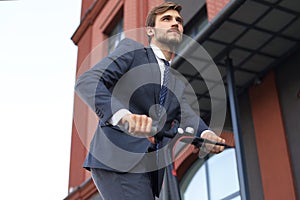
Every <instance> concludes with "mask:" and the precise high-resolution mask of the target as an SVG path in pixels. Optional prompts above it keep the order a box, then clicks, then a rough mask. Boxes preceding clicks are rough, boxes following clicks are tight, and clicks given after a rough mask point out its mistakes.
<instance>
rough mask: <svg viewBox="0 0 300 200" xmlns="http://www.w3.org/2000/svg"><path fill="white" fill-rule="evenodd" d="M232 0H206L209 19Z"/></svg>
mask: <svg viewBox="0 0 300 200" xmlns="http://www.w3.org/2000/svg"><path fill="white" fill-rule="evenodd" d="M229 2H230V0H206V6H207V15H208V21H211V20H212V19H213V18H214V17H215V16H216V15H217V14H218V13H219V12H220V11H221V10H222V9H223V8H224V6H225V5H226V4H227V3H229Z"/></svg>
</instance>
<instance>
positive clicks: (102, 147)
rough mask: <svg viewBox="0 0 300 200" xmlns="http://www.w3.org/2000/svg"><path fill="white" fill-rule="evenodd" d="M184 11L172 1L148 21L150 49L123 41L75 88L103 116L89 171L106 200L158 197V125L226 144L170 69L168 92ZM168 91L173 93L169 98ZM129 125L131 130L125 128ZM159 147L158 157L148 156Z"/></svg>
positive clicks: (160, 128)
mask: <svg viewBox="0 0 300 200" xmlns="http://www.w3.org/2000/svg"><path fill="white" fill-rule="evenodd" d="M180 11H181V6H180V5H178V4H176V3H171V2H166V3H163V4H161V5H159V6H157V7H155V8H153V9H152V10H151V11H150V12H149V14H148V16H147V20H146V31H147V35H148V38H149V43H150V46H149V47H144V46H143V45H142V44H140V43H137V42H135V41H133V40H131V39H124V40H122V41H121V42H120V43H119V45H118V47H117V48H116V49H115V50H114V51H113V52H112V53H110V54H109V55H108V56H107V57H105V58H104V59H102V60H101V61H100V62H99V63H98V64H96V65H95V66H94V67H92V68H91V69H90V70H88V71H87V72H85V73H84V74H82V75H81V76H80V77H79V78H78V80H77V82H76V87H75V90H76V92H77V94H78V95H79V96H80V97H81V98H82V99H83V100H84V101H85V103H86V104H87V105H88V106H90V107H91V108H92V109H93V110H94V111H95V113H96V114H97V115H98V117H99V126H98V128H97V130H96V133H95V135H94V137H93V140H92V142H91V145H90V150H89V154H88V155H87V158H86V160H85V163H84V167H85V168H87V169H89V170H91V173H92V178H93V180H94V182H95V184H96V186H97V188H98V190H99V192H100V193H101V194H102V196H103V198H104V199H105V200H109V199H111V200H120V199H122V200H124V199H130V200H134V199H138V200H153V199H155V196H158V195H159V192H160V191H159V190H160V188H161V187H160V186H161V184H162V180H159V178H158V179H157V178H156V179H155V178H154V179H153V177H151V176H153V174H152V173H151V175H150V176H149V174H150V173H148V172H149V171H153V170H154V168H155V167H157V168H162V169H163V168H164V167H165V166H161V167H159V166H157V163H156V160H157V158H158V157H160V156H161V155H159V154H157V152H158V149H159V148H160V147H161V146H163V145H161V146H160V145H159V144H158V140H157V137H155V135H153V132H152V131H151V130H152V127H153V126H155V127H156V128H157V130H158V131H165V130H169V129H170V128H172V123H173V122H174V120H176V121H178V122H179V124H180V126H182V127H187V126H189V127H193V128H194V130H195V132H196V135H197V136H201V137H203V138H206V139H210V140H213V141H216V142H225V141H224V139H222V138H220V137H218V136H217V135H216V134H215V133H214V132H212V131H211V130H209V129H208V127H207V125H206V124H205V123H204V122H203V121H202V119H201V118H200V117H199V116H198V115H196V114H195V113H194V112H193V110H192V108H191V107H190V106H189V105H188V103H187V101H186V97H185V95H184V92H185V89H186V85H185V84H184V83H183V82H182V81H180V80H179V79H177V78H176V77H175V76H174V75H173V74H172V73H169V71H168V75H167V76H168V78H167V83H166V84H167V86H164V84H165V77H167V76H164V74H165V73H166V72H165V71H166V68H168V65H169V63H170V62H171V60H172V58H173V57H174V50H175V48H176V46H177V45H178V44H180V42H181V41H182V34H183V19H182V16H181V15H180ZM163 87H166V88H167V92H166V95H164V96H163V95H161V90H162V88H163ZM162 96H163V97H162ZM161 100H163V103H162V102H161ZM125 124H127V125H128V130H127V131H124V129H122V128H120V127H123V126H124V125H125ZM154 134H155V133H154ZM161 140H162V141H160V142H161V144H164V142H163V140H164V139H161ZM153 147H154V149H155V148H156V153H155V154H151V153H150V150H149V149H151V148H153ZM221 151H223V147H220V146H213V147H212V148H211V152H213V153H219V152H221ZM148 154H149V156H148ZM152 167H153V168H152ZM158 171H161V170H158ZM153 180H156V181H157V180H158V182H153ZM157 188H158V189H157Z"/></svg>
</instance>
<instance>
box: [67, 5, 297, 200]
mask: <svg viewBox="0 0 300 200" xmlns="http://www.w3.org/2000/svg"><path fill="white" fill-rule="evenodd" d="M162 2H163V1H162V0H151V1H150V0H149V1H148V0H84V1H82V10H81V22H80V24H79V26H78V28H77V30H76V31H75V33H74V35H73V36H72V40H73V42H74V43H75V44H76V45H77V46H78V58H77V71H76V72H77V73H76V77H78V76H79V75H80V74H81V73H82V72H84V71H85V70H87V69H88V68H90V67H92V66H93V64H94V63H95V62H97V60H99V59H100V57H101V56H104V55H106V54H107V53H108V52H109V51H110V50H111V49H112V48H113V47H114V45H115V44H117V42H118V41H119V40H120V39H122V38H123V37H125V35H123V34H119V35H117V37H112V38H113V40H108V42H107V44H106V46H105V47H107V48H105V50H104V49H103V48H102V49H101V50H99V49H97V47H98V46H99V44H101V43H102V42H103V41H107V40H106V39H108V38H111V36H114V35H116V34H117V33H122V32H123V31H125V32H126V31H130V30H132V29H135V28H141V27H144V22H145V18H146V15H147V13H148V11H149V10H150V9H151V8H152V7H153V6H155V5H157V4H159V3H162ZM174 2H178V3H180V4H181V5H183V11H182V15H183V17H184V19H185V23H184V28H185V34H187V35H188V36H189V37H191V38H193V39H194V40H196V41H197V42H198V43H199V44H201V45H202V46H203V47H204V48H205V50H206V51H207V52H208V53H209V55H210V56H211V57H212V59H213V60H214V62H215V63H216V65H217V68H218V70H219V72H220V74H221V77H222V81H223V82H224V85H225V87H226V94H227V97H228V98H227V102H228V103H227V104H226V105H227V111H226V118H225V123H224V127H223V129H222V133H221V134H222V135H223V137H225V138H226V140H227V142H228V143H230V144H235V148H232V149H228V150H225V151H224V152H223V153H221V154H218V155H214V156H206V157H204V158H198V157H197V156H195V155H194V154H191V151H190V149H186V150H185V151H184V152H183V153H180V154H178V159H177V160H176V162H175V166H176V169H177V172H178V178H179V181H180V189H181V192H182V194H183V198H184V199H186V200H190V199H193V200H194V199H255V200H257V199H270V200H274V199H289V200H290V199H291V200H292V199H297V197H299V194H300V160H299V159H298V157H297V155H299V154H300V145H299V143H300V67H299V65H300V51H299V48H300V28H299V27H300V1H295V0H206V1H205V0H188V1H184V0H174ZM126 37H127V35H126ZM135 37H137V36H135ZM140 40H141V41H144V43H145V44H146V41H145V39H144V38H140ZM102 47H103V46H102ZM187 47H189V46H187ZM191 48H192V47H191ZM187 49H189V48H187ZM91 52H93V54H92V55H91ZM188 53H191V52H188V50H187V51H186V54H188ZM95 55H96V56H95ZM183 66H184V67H183ZM173 67H174V68H175V69H176V70H177V71H179V72H180V73H181V74H182V75H183V76H184V77H186V78H187V79H188V80H189V82H190V84H191V86H192V87H193V88H194V90H195V93H196V95H197V100H198V101H197V103H199V109H200V111H201V112H200V113H201V116H202V117H203V118H204V119H205V120H206V121H207V122H208V123H209V121H210V119H211V116H212V109H211V107H212V105H211V102H210V100H211V99H213V98H215V97H210V96H209V95H207V94H208V90H209V89H211V88H209V89H208V87H207V83H206V82H205V81H204V80H203V78H201V76H200V75H199V74H197V73H195V70H193V69H192V68H191V67H190V66H189V64H188V63H187V62H186V61H183V60H179V59H177V60H176V59H175V61H174V66H173ZM73 119H74V120H73V129H72V146H71V158H70V176H69V188H68V189H69V194H68V196H67V197H66V198H65V199H66V200H71V199H72V200H73V199H87V200H88V199H90V200H93V199H101V198H100V196H99V195H98V194H97V190H96V188H95V186H94V184H93V182H92V180H91V178H90V174H89V173H88V172H87V171H85V170H84V169H83V168H82V163H83V160H84V158H85V156H86V153H87V148H88V145H89V141H90V139H91V137H92V134H93V131H94V129H95V127H96V126H97V118H96V116H95V115H94V114H93V113H92V111H91V110H89V109H88V108H87V106H85V104H84V103H83V102H82V101H81V100H80V99H79V97H78V96H77V95H75V97H74V117H73ZM233 140H234V141H233ZM200 194H201V195H200ZM196 197H197V198H196ZM165 199H167V198H165Z"/></svg>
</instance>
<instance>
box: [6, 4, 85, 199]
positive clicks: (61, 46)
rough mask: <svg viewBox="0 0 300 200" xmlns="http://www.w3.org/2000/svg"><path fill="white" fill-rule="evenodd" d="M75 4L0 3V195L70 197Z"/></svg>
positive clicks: (46, 197)
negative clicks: (68, 194)
mask: <svg viewBox="0 0 300 200" xmlns="http://www.w3.org/2000/svg"><path fill="white" fill-rule="evenodd" d="M80 9H81V0H18V1H0V30H1V31H0V34H1V37H0V91H1V96H0V153H1V154H0V155H1V164H0V188H1V189H0V190H1V199H5V200H7V199H33V200H35V199H39V200H40V199H43V200H47V199H49V200H54V199H63V198H64V197H66V196H67V193H68V177H69V159H70V141H71V127H72V115H73V97H74V90H73V88H74V81H75V69H76V59H77V47H76V46H75V45H74V44H73V42H72V41H71V39H70V38H71V36H72V34H73V33H74V32H75V30H76V28H77V27H78V25H79V21H80Z"/></svg>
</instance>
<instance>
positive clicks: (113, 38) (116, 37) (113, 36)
mask: <svg viewBox="0 0 300 200" xmlns="http://www.w3.org/2000/svg"><path fill="white" fill-rule="evenodd" d="M123 27H124V20H123V18H122V19H121V20H120V21H118V23H117V24H116V26H115V27H114V28H113V29H112V30H111V32H110V33H109V34H108V35H107V36H108V53H110V52H112V51H113V50H114V49H115V48H116V47H117V45H118V44H119V42H120V41H121V40H122V39H124V37H125V35H124V32H123V31H124V28H123Z"/></svg>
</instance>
